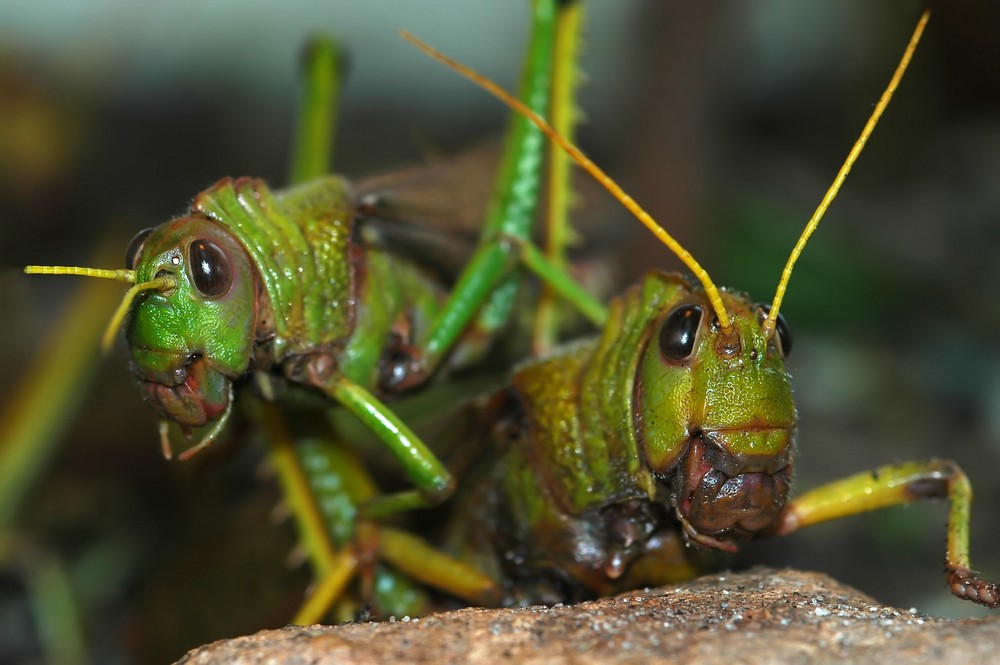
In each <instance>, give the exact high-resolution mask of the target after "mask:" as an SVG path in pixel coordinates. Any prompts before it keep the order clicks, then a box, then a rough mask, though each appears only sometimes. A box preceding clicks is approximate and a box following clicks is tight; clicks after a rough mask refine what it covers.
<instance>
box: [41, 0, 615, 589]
mask: <svg viewBox="0 0 1000 665" xmlns="http://www.w3.org/2000/svg"><path fill="white" fill-rule="evenodd" d="M575 4H576V3H559V8H558V11H556V9H555V4H554V3H550V2H547V1H539V2H537V3H535V11H534V15H535V16H534V26H535V28H534V32H533V38H532V41H531V44H530V45H529V60H528V64H527V65H526V75H525V81H526V84H525V86H524V90H523V92H522V94H523V96H524V98H525V99H526V100H530V101H531V103H533V104H536V105H544V104H545V103H546V101H547V98H548V93H547V86H548V78H549V70H550V68H551V67H552V62H551V61H552V59H553V58H552V49H553V46H552V43H553V41H554V39H555V37H554V35H553V32H554V31H555V30H556V27H555V23H556V21H557V19H558V20H559V21H563V19H561V18H560V17H561V16H564V15H565V14H567V13H568V12H569V10H570V9H571V8H572V7H573V6H574V5H575ZM330 49H331V46H330V45H328V44H323V43H319V44H318V45H316V47H315V48H314V49H313V51H312V52H311V57H310V59H309V61H310V63H311V64H310V66H309V67H308V78H307V82H309V84H310V85H309V88H308V89H307V91H306V93H305V99H306V100H307V103H306V104H305V105H304V107H305V108H304V112H303V118H302V120H301V123H300V124H301V125H302V126H303V127H305V129H303V130H301V134H300V140H299V142H298V153H299V156H298V157H297V158H296V159H295V160H294V164H295V171H294V174H293V181H295V182H300V181H301V182H302V184H299V185H296V186H295V187H293V188H290V189H287V190H282V191H272V190H271V189H270V188H268V187H267V186H266V185H265V184H264V183H262V182H261V181H258V180H252V179H248V178H241V179H235V180H233V179H224V180H222V181H220V182H219V183H218V184H216V185H215V186H213V187H212V188H210V189H209V190H206V191H205V192H202V193H201V194H199V195H198V196H197V197H196V198H195V200H194V202H193V204H192V205H191V208H190V210H189V211H188V212H187V213H186V214H185V215H182V216H181V217H179V218H177V219H175V220H171V221H170V222H167V223H166V224H163V225H161V226H160V227H157V228H156V229H152V230H147V231H144V232H142V233H140V234H139V235H137V236H136V237H135V239H134V240H133V241H132V243H131V244H130V246H129V248H128V250H127V251H126V268H125V269H124V270H118V271H101V270H95V269H90V268H48V267H32V268H29V271H30V272H43V273H70V274H82V275H88V276H95V277H109V278H112V279H117V280H119V281H125V282H128V283H130V284H132V286H131V288H130V289H129V290H128V291H127V293H126V296H125V297H124V298H123V300H122V302H121V304H120V305H119V308H118V310H117V312H116V313H115V315H114V316H113V317H112V320H111V323H110V324H109V325H108V327H107V330H106V332H105V336H104V340H103V344H104V346H105V348H107V347H108V346H110V344H111V343H112V341H113V336H114V334H115V333H116V331H117V329H118V328H119V327H120V326H121V325H122V323H123V322H125V328H126V337H127V339H128V341H129V349H130V353H131V355H132V367H133V371H134V373H135V374H136V376H137V378H138V379H139V381H140V383H141V385H143V387H144V389H145V390H146V393H147V399H148V401H150V402H151V404H153V406H154V408H156V409H157V411H159V412H160V415H161V416H162V417H163V421H162V423H161V429H160V431H161V445H162V447H163V452H164V455H165V456H167V457H170V456H172V450H171V442H170V436H169V430H168V426H167V423H168V422H172V423H177V424H179V425H180V426H181V427H182V429H184V430H189V429H194V428H200V427H204V428H206V429H207V432H205V433H204V434H203V435H202V437H201V440H200V441H199V442H198V443H197V444H196V445H194V446H193V447H190V448H188V449H187V450H185V451H184V452H183V453H182V454H181V455H180V457H181V459H188V458H190V457H191V456H193V455H194V454H196V453H197V452H198V451H199V450H202V449H204V448H205V447H206V446H207V445H209V444H210V443H211V441H213V440H214V439H215V438H216V436H217V435H218V434H219V432H220V431H221V430H222V428H223V427H224V426H225V424H226V422H227V420H228V418H229V415H230V413H231V410H232V407H233V392H234V385H235V384H236V382H238V381H239V380H240V377H241V376H242V375H243V373H244V371H245V370H249V371H252V372H254V373H256V378H257V380H258V383H259V384H260V385H261V387H262V389H263V391H264V392H265V395H270V394H271V393H273V392H274V388H273V384H278V387H279V388H283V387H284V386H283V385H281V384H283V383H285V382H288V383H291V384H301V385H305V386H309V387H312V388H316V389H319V390H320V391H321V392H323V393H324V394H326V395H328V396H330V397H333V398H334V399H335V400H336V401H338V402H341V403H343V404H344V405H345V406H347V407H348V408H349V409H350V410H351V411H352V412H353V413H354V414H355V415H358V416H359V418H360V419H361V420H362V421H363V422H364V423H365V424H367V425H369V426H370V427H371V429H373V430H375V431H376V433H380V434H381V436H382V438H383V440H385V441H386V442H387V443H389V444H390V446H393V447H394V448H393V449H394V450H395V451H396V452H397V455H398V456H400V457H401V459H402V461H403V465H404V467H405V468H406V469H408V470H409V471H410V472H413V473H416V474H417V480H418V484H420V490H422V491H418V492H416V493H413V492H407V493H403V494H402V495H396V497H395V498H389V500H388V501H386V499H387V497H385V496H378V495H377V494H376V493H374V492H372V491H367V492H363V493H362V494H363V495H364V497H365V498H364V499H362V500H360V501H359V502H358V503H360V504H361V505H363V509H364V510H365V511H366V516H368V517H371V516H373V515H378V514H380V513H379V511H381V512H382V514H384V513H386V512H393V511H395V510H399V509H401V508H403V507H411V506H414V505H419V504H420V503H422V502H425V501H426V502H433V501H436V500H440V499H441V498H443V496H444V494H445V493H446V492H447V491H448V486H449V484H450V479H449V478H448V477H447V472H446V471H445V470H444V468H443V467H442V466H440V465H439V464H438V463H437V461H436V460H435V459H434V457H433V455H431V454H430V453H429V451H427V450H426V449H425V448H423V447H422V443H421V442H420V440H419V439H418V438H417V437H416V435H414V434H413V433H412V431H411V430H410V429H409V427H408V426H407V425H406V424H405V423H404V422H403V421H402V420H400V419H399V418H398V417H396V415H395V414H394V413H393V412H391V411H389V410H388V409H386V408H385V407H384V406H383V405H382V404H381V399H382V398H388V397H394V396H396V395H397V394H399V393H402V392H407V393H409V392H411V391H412V390H413V389H414V388H420V387H422V385H423V384H424V383H426V382H427V381H428V380H429V379H430V378H431V377H432V375H435V373H436V372H437V371H438V370H448V369H450V368H451V367H452V366H458V365H461V364H462V363H463V362H464V361H465V359H467V358H469V357H473V356H476V355H477V354H478V353H479V352H480V351H479V349H478V348H477V347H478V346H481V345H482V344H483V343H485V342H486V341H488V339H489V337H490V336H491V335H493V334H494V333H495V331H496V330H497V329H498V326H499V325H500V324H501V323H502V322H503V320H504V319H505V318H506V317H507V313H508V312H509V310H510V305H509V304H508V303H507V302H506V300H509V295H508V296H504V295H503V294H502V293H500V292H502V291H505V290H506V291H509V288H508V286H509V285H505V284H503V283H502V280H503V279H504V276H505V275H507V274H508V273H509V272H510V270H511V268H512V267H513V266H514V264H515V263H516V262H517V258H518V256H517V255H519V254H521V253H522V252H524V253H525V255H526V257H527V261H528V262H529V263H530V264H531V265H535V266H536V269H539V270H540V271H541V272H543V274H546V275H548V276H551V277H553V279H552V280H551V282H552V285H553V286H555V287H556V290H557V292H560V293H564V292H565V290H566V288H567V286H566V285H568V288H570V289H575V287H573V286H572V284H571V283H570V282H568V280H567V279H566V278H565V277H563V276H562V275H561V273H558V272H557V271H555V270H552V269H550V268H547V267H546V265H547V263H546V262H545V260H541V259H539V258H538V250H535V249H534V248H533V247H531V246H530V245H529V244H528V238H527V236H528V235H529V234H530V231H531V229H530V224H531V221H532V218H533V216H534V206H533V204H532V201H533V200H534V199H536V198H537V186H538V185H537V182H538V171H539V168H540V151H541V150H542V149H543V148H544V142H543V141H542V140H541V135H540V134H539V133H537V131H536V130H534V129H533V128H530V127H529V126H528V125H527V124H526V123H524V122H523V121H517V122H515V123H513V125H512V127H513V129H512V132H511V134H512V139H511V140H510V143H509V145H513V146H514V147H513V148H512V149H509V153H508V154H507V156H506V157H505V160H504V163H505V165H506V170H505V172H504V173H503V174H502V175H501V177H500V180H501V182H500V186H501V189H502V190H506V191H508V192H512V193H508V194H507V195H504V196H502V197H501V198H500V203H499V204H497V210H496V211H494V214H493V215H492V217H491V220H492V221H491V222H490V223H488V225H487V230H486V231H485V232H484V235H483V239H482V243H481V248H480V251H479V252H478V253H477V254H476V256H475V257H474V258H473V260H472V262H471V264H470V267H469V268H468V269H467V270H466V272H465V273H464V276H463V277H461V278H460V279H459V280H458V283H457V285H456V287H455V289H454V290H453V291H452V292H451V293H450V294H449V292H448V291H447V289H446V287H445V286H444V285H442V284H440V283H438V282H435V281H433V280H431V279H428V277H427V275H426V274H425V273H424V272H423V271H422V270H421V269H420V266H417V265H414V264H412V263H408V262H407V261H406V259H405V258H404V257H400V256H396V255H393V254H391V252H390V251H389V250H391V249H392V246H391V245H390V246H389V248H388V249H387V248H386V247H384V246H383V244H382V243H380V242H379V238H378V237H375V238H374V240H373V239H372V238H373V236H375V234H376V230H375V229H372V228H369V225H368V224H367V223H366V221H365V220H363V219H362V220H357V221H356V220H355V219H354V217H353V216H352V213H353V210H354V207H355V206H359V205H360V206H361V207H362V208H363V209H364V213H365V214H368V215H371V214H376V215H377V214H378V213H379V212H380V209H379V205H380V203H381V202H379V201H376V202H375V203H374V204H373V203H372V202H371V201H370V200H369V199H364V200H361V201H360V203H358V202H357V200H356V199H353V198H352V196H351V191H350V186H349V185H348V184H347V183H346V181H344V180H343V179H340V178H337V177H334V176H323V175H321V174H322V173H324V172H325V170H326V161H324V159H323V157H324V156H325V155H324V154H322V153H323V151H322V150H321V149H320V148H319V146H325V145H327V144H328V143H329V139H328V138H325V134H326V132H328V131H329V124H330V121H329V119H328V118H329V115H330V113H329V108H328V107H329V105H330V101H329V99H324V98H323V97H324V95H323V94H320V93H322V85H323V81H324V79H325V78H327V77H328V76H329V72H328V71H327V70H329V69H330V68H331V66H330V65H329V62H330V60H331V59H332V55H331V53H330ZM570 87H572V86H570ZM317 89H319V91H317ZM316 97H319V98H320V99H319V101H313V102H312V103H308V100H310V99H315V98H316ZM326 97H327V98H328V97H329V93H326ZM324 118H326V119H324ZM310 127H313V129H309V128H310ZM389 205H392V203H391V202H389ZM393 212H394V211H393ZM560 251H561V250H558V249H557V250H555V251H554V252H553V255H558V254H559V253H560ZM303 258H305V261H303ZM546 271H548V272H546ZM358 275H361V278H358ZM498 296H499V297H498ZM487 298H493V300H492V301H491V302H489V303H488V304H485V307H486V308H487V309H488V310H489V312H488V313H487V314H483V315H480V318H479V320H478V321H477V322H475V325H476V329H475V330H474V331H473V332H472V334H466V335H465V339H464V340H458V334H457V333H458V332H460V331H462V330H466V329H467V328H468V327H469V320H470V318H471V317H472V316H474V315H475V314H476V312H478V311H480V309H481V308H482V307H483V306H484V303H483V301H484V300H485V299H487ZM473 300H475V301H477V302H476V303H475V304H473V303H472V301H473ZM581 302H583V301H581ZM330 303H332V306H326V305H329V304H330ZM590 307H591V314H592V317H593V318H598V317H600V316H602V313H601V312H602V309H601V308H600V307H599V306H594V305H592V304H590ZM542 327H543V328H544V327H545V326H542ZM442 339H444V340H445V341H442ZM449 345H452V346H455V348H452V349H451V350H450V351H447V352H446V351H444V349H446V348H448V346H449ZM275 375H276V376H275ZM268 377H270V378H268ZM372 392H377V396H375V395H373V394H372ZM263 419H264V420H265V421H267V423H266V424H265V426H266V427H270V428H271V430H272V431H271V436H270V441H271V443H274V442H275V441H276V440H279V439H281V436H280V434H276V433H275V432H277V431H278V430H280V428H281V425H280V423H278V424H275V421H276V420H278V419H280V416H278V415H277V414H276V413H275V412H273V411H269V410H266V409H265V415H264V416H263ZM185 433H187V432H185ZM272 452H273V455H272V458H273V459H275V460H276V464H278V465H279V467H281V469H282V473H281V477H282V481H283V484H284V489H285V492H286V502H288V503H291V504H293V509H294V512H295V514H296V516H297V519H298V520H299V526H300V527H301V531H302V538H303V540H304V541H305V543H306V547H307V549H308V550H309V551H310V553H312V554H313V560H314V563H315V564H316V567H317V570H318V571H319V572H323V571H324V570H326V569H328V568H337V566H338V564H341V565H340V568H339V569H340V570H343V565H342V564H343V562H344V558H343V553H340V554H341V557H340V558H337V553H334V552H333V551H332V550H331V547H330V545H329V544H328V543H325V541H326V540H327V539H328V538H329V535H328V534H327V532H329V531H334V532H336V533H335V536H336V537H335V538H334V540H335V541H336V542H337V543H338V544H340V545H343V544H344V542H345V539H346V540H350V537H351V535H352V534H351V532H352V530H353V528H352V527H348V528H347V530H346V531H347V532H346V533H345V530H344V529H343V528H341V527H340V526H339V525H340V522H338V521H337V520H338V517H339V516H336V515H333V516H331V515H330V514H324V515H322V516H317V514H316V505H317V504H319V503H321V502H322V501H321V500H323V499H329V497H324V496H322V493H323V488H324V487H329V483H328V482H327V483H325V485H324V482H325V481H326V480H328V479H329V477H330V476H331V475H334V474H336V473H338V472H339V473H342V474H343V473H349V474H351V475H353V476H355V477H361V476H362V475H363V471H364V469H363V468H362V467H360V466H356V465H354V463H353V461H352V459H351V458H350V457H349V453H347V452H346V451H343V450H341V449H340V448H338V447H336V444H335V443H333V442H327V445H326V446H323V447H320V448H316V447H312V448H310V447H308V446H301V447H299V448H298V449H297V450H295V451H292V453H291V454H286V453H287V452H288V449H287V448H285V449H282V450H276V449H275V450H272ZM330 460H334V464H341V465H343V468H342V469H341V468H334V469H330V468H326V469H325V471H324V470H322V469H320V468H319V467H317V466H315V465H316V464H319V463H325V464H329V463H330ZM428 473H429V474H431V475H433V476H435V477H433V478H431V477H430V476H428V475H427V474H428ZM421 483H422V484H421ZM354 484H355V485H358V484H361V483H360V481H358V482H355V483H354ZM307 485H308V487H307ZM336 501H341V502H343V497H342V496H341V497H336V498H334V499H330V502H333V503H335V502H336ZM351 517H352V518H353V517H354V515H353V514H352V515H351ZM362 531H363V529H362ZM382 535H383V537H382V538H381V540H383V541H386V540H387V537H389V538H391V536H392V532H390V531H387V532H385V533H384V534H382ZM397 540H398V539H397ZM317 552H319V554H316V553H317ZM392 557H393V555H392V554H391V553H390V554H389V558H390V559H391V558H392ZM449 565H450V564H449ZM390 577H391V574H390V573H385V572H381V573H379V577H378V579H377V580H376V581H375V582H373V583H372V584H373V586H379V585H380V584H383V583H384V582H385V581H386V580H388V579H390ZM393 583H394V584H401V583H403V582H400V581H395V582H393ZM470 594H474V595H472V597H474V598H475V599H477V600H478V599H482V598H483V596H482V595H481V594H479V592H478V591H475V590H473V591H470V592H467V593H466V594H465V595H466V597H468V596H469V595H470ZM460 595H461V593H460ZM380 604H381V605H382V606H388V607H390V608H396V607H400V605H399V603H387V602H383V603H380Z"/></svg>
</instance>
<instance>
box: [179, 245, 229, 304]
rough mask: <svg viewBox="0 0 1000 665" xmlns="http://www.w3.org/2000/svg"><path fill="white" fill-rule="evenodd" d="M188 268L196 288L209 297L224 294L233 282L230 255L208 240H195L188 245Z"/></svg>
mask: <svg viewBox="0 0 1000 665" xmlns="http://www.w3.org/2000/svg"><path fill="white" fill-rule="evenodd" d="M188 270H190V271H191V281H193V282H194V286H195V288H196V289H198V291H199V292H200V293H201V294H202V295H203V296H206V297H208V298H217V297H219V296H221V295H224V294H225V293H226V292H227V291H229V287H230V286H232V284H233V271H232V268H231V267H230V265H229V257H227V256H226V253H225V252H223V251H222V250H221V249H220V248H219V246H218V245H215V244H214V243H211V242H209V241H208V240H195V241H194V242H192V243H191V245H190V246H189V247H188Z"/></svg>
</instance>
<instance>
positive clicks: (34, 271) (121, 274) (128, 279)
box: [24, 266, 135, 284]
mask: <svg viewBox="0 0 1000 665" xmlns="http://www.w3.org/2000/svg"><path fill="white" fill-rule="evenodd" d="M24 272H25V274H27V275H81V276H83V277H99V278H100V279H113V280H115V281H116V282H125V283H126V284H135V271H134V270H106V269H104V268H80V267H77V266H25V268H24Z"/></svg>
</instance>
